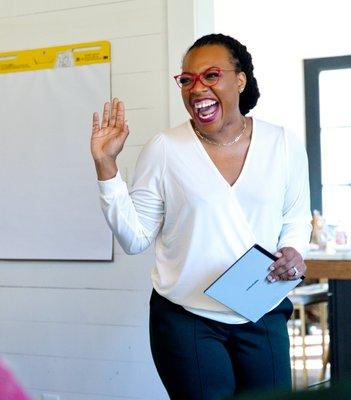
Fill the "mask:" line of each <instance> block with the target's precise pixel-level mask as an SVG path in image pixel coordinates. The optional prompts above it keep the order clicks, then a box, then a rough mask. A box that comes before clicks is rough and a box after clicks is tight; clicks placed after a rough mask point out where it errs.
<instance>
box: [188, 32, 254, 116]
mask: <svg viewBox="0 0 351 400" xmlns="http://www.w3.org/2000/svg"><path fill="white" fill-rule="evenodd" d="M206 45H220V46H224V47H225V48H226V49H228V51H229V54H230V55H231V60H230V62H231V63H232V64H233V66H234V67H235V70H236V72H241V71H242V72H244V73H245V75H246V80H247V82H246V86H245V90H244V91H243V92H242V93H241V94H240V99H239V108H240V112H241V114H243V115H246V114H247V113H248V112H249V111H250V110H251V109H252V108H254V107H255V105H256V104H257V100H258V98H259V97H260V92H259V90H258V86H257V81H256V78H255V77H254V74H253V70H254V66H253V64H252V57H251V54H250V53H249V52H248V51H247V49H246V46H244V45H242V44H241V43H240V42H239V41H238V40H236V39H234V38H232V37H231V36H226V35H223V34H221V33H212V34H210V35H205V36H202V37H201V38H200V39H197V40H196V41H195V43H194V44H193V45H192V46H191V47H190V48H189V49H188V50H187V52H186V54H185V55H187V54H188V53H189V52H190V51H191V50H192V49H194V48H197V47H202V46H206Z"/></svg>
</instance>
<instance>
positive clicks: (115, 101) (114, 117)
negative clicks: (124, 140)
mask: <svg viewBox="0 0 351 400" xmlns="http://www.w3.org/2000/svg"><path fill="white" fill-rule="evenodd" d="M117 105H118V99H117V98H116V97H115V98H114V99H113V100H112V110H111V118H110V126H112V127H115V126H116V121H117Z"/></svg>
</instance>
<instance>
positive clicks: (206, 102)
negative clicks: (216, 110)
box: [194, 100, 217, 109]
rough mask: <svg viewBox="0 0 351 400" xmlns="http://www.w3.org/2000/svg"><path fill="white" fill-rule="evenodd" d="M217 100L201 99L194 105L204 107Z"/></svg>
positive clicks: (198, 107) (211, 104) (197, 107)
mask: <svg viewBox="0 0 351 400" xmlns="http://www.w3.org/2000/svg"><path fill="white" fill-rule="evenodd" d="M216 103H217V102H216V101H215V100H203V101H199V102H198V103H195V104H194V107H195V108H196V109H200V108H204V107H210V106H213V104H216Z"/></svg>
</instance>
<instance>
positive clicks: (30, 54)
mask: <svg viewBox="0 0 351 400" xmlns="http://www.w3.org/2000/svg"><path fill="white" fill-rule="evenodd" d="M108 62H111V54H110V42H108V41H99V42H88V43H77V44H70V45H65V46H54V47H46V48H41V49H32V50H19V51H10V52H5V53H0V74H6V73H13V72H24V71H34V70H40V69H51V68H65V67H76V66H82V65H89V64H101V63H108Z"/></svg>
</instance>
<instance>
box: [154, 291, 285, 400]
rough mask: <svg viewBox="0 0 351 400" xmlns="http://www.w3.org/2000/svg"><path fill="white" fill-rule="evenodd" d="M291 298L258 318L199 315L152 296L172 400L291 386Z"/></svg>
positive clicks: (160, 363) (210, 399) (160, 359)
mask: <svg viewBox="0 0 351 400" xmlns="http://www.w3.org/2000/svg"><path fill="white" fill-rule="evenodd" d="M292 310H293V308H292V304H291V301H290V300H289V299H287V298H286V299H285V300H283V302H282V303H281V304H280V305H279V306H278V307H276V308H275V309H274V310H272V311H270V312H269V313H267V314H266V315H264V316H263V317H262V318H261V319H260V320H259V321H257V322H256V323H253V322H248V323H245V324H224V323H221V322H217V321H213V320H210V319H207V318H203V317H199V316H197V315H194V314H192V313H190V312H188V311H186V310H185V309H184V308H183V307H181V306H179V305H177V304H174V303H172V302H170V301H169V300H167V299H165V298H164V297H162V296H160V295H159V294H158V293H157V292H156V291H155V290H154V291H153V293H152V295H151V299H150V343H151V352H152V355H153V359H154V362H155V365H156V368H157V371H158V373H159V375H160V378H161V380H162V382H163V384H164V386H165V388H166V390H167V392H168V394H169V396H170V398H171V400H222V399H225V398H226V397H228V396H229V397H231V396H233V395H234V394H235V393H240V392H243V391H247V390H258V389H267V390H272V389H290V388H291V370H290V355H289V336H288V332H287V321H288V319H289V318H290V316H291V313H292Z"/></svg>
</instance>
